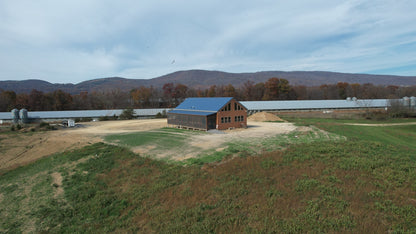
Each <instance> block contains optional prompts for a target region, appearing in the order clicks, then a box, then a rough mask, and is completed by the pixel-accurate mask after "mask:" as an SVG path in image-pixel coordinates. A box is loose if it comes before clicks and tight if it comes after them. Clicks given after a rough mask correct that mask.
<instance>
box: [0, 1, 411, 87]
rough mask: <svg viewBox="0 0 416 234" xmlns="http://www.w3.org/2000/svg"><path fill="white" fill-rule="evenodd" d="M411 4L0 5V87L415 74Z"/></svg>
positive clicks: (48, 2) (154, 3)
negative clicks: (209, 76) (178, 75)
mask: <svg viewBox="0 0 416 234" xmlns="http://www.w3.org/2000/svg"><path fill="white" fill-rule="evenodd" d="M415 12H416V1H415V0H372V1H368V0H291V1H287V0H256V1H252V0H238V1H237V0H229V1H220V0H210V1H202V0H193V1H190V0H188V1H185V0H117V1H114V0H111V1H110V0H70V1H66V0H60V1H56V0H36V1H33V0H0V80H26V79H41V80H46V81H49V82H52V83H74V84H75V83H79V82H82V81H85V80H90V79H96V78H103V77H113V76H119V77H125V78H133V79H149V78H154V77H158V76H161V75H165V74H168V73H171V72H175V71H180V70H190V69H204V70H217V71H225V72H257V71H334V72H346V73H368V74H389V75H404V76H416V13H415Z"/></svg>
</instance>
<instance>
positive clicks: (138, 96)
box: [130, 86, 152, 108]
mask: <svg viewBox="0 0 416 234" xmlns="http://www.w3.org/2000/svg"><path fill="white" fill-rule="evenodd" d="M130 96H131V99H132V101H133V105H134V107H138V108H146V107H149V106H150V99H151V97H152V89H151V88H147V87H144V86H140V87H139V88H136V89H133V90H131V91H130Z"/></svg>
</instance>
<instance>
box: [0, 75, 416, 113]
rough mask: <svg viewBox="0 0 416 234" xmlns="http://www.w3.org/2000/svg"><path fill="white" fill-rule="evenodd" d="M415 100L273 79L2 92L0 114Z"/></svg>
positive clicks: (356, 87) (411, 91) (411, 90)
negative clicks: (207, 103)
mask: <svg viewBox="0 0 416 234" xmlns="http://www.w3.org/2000/svg"><path fill="white" fill-rule="evenodd" d="M404 96H408V97H410V96H416V85H414V86H407V87H402V86H395V85H389V86H382V85H373V84H349V83H346V82H338V83H337V84H324V85H320V86H313V87H308V86H302V85H295V86H292V85H290V84H289V82H288V81H287V80H286V79H281V78H280V79H279V78H270V79H269V80H267V81H266V82H259V83H254V82H252V81H247V82H246V83H244V84H243V85H242V86H241V87H234V86H233V85H232V84H229V85H218V86H217V85H212V86H210V87H209V88H206V89H195V88H190V87H188V86H186V85H184V84H174V83H166V84H164V85H163V87H162V88H154V87H145V86H140V87H137V88H134V89H132V90H130V91H129V92H125V91H121V90H119V89H114V90H110V91H94V92H90V93H89V92H81V93H79V94H70V93H67V92H64V91H62V90H56V91H53V92H49V93H44V92H41V91H38V90H36V89H33V90H32V91H31V92H30V93H21V94H16V93H15V92H13V91H8V90H0V112H6V111H10V110H12V109H13V108H17V109H22V108H26V109H27V110H29V111H62V110H101V109H126V108H170V107H176V106H177V105H178V104H179V103H181V102H182V101H183V100H184V99H185V98H187V97H234V98H236V99H237V100H240V101H269V100H321V99H346V98H347V97H357V98H359V99H395V98H402V97H404Z"/></svg>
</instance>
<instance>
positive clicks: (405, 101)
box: [402, 97, 410, 107]
mask: <svg viewBox="0 0 416 234" xmlns="http://www.w3.org/2000/svg"><path fill="white" fill-rule="evenodd" d="M402 100H403V106H405V107H410V98H409V97H403V99H402Z"/></svg>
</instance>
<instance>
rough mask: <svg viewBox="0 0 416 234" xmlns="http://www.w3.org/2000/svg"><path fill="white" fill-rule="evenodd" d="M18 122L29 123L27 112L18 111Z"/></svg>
mask: <svg viewBox="0 0 416 234" xmlns="http://www.w3.org/2000/svg"><path fill="white" fill-rule="evenodd" d="M20 120H21V121H22V123H24V124H25V123H29V118H28V115H27V110H26V109H21V110H20Z"/></svg>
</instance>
